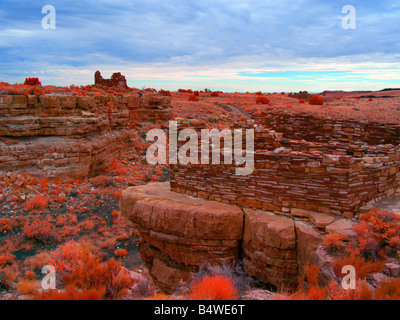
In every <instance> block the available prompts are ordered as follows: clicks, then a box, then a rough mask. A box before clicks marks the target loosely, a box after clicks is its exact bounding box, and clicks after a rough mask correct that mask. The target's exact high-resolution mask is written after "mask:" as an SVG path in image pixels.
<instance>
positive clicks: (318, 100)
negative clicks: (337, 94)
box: [308, 95, 324, 106]
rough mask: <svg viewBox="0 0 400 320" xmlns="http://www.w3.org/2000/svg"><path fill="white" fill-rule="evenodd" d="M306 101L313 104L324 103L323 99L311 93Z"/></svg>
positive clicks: (319, 104)
mask: <svg viewBox="0 0 400 320" xmlns="http://www.w3.org/2000/svg"><path fill="white" fill-rule="evenodd" d="M308 103H309V104H311V105H315V106H322V105H323V104H324V100H322V99H321V98H320V97H319V96H317V95H312V96H311V98H310V100H309V101H308Z"/></svg>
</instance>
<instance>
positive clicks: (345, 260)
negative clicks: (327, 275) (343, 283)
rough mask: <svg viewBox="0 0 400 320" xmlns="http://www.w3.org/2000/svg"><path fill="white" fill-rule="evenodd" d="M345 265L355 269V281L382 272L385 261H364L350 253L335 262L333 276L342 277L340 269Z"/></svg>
mask: <svg viewBox="0 0 400 320" xmlns="http://www.w3.org/2000/svg"><path fill="white" fill-rule="evenodd" d="M347 265H350V266H353V267H354V268H355V269H356V277H357V279H360V280H363V279H365V278H366V277H367V276H368V274H370V273H377V272H380V271H382V270H383V267H384V266H385V261H383V260H382V261H366V260H365V259H364V258H363V257H360V256H357V255H356V254H355V253H351V254H350V255H345V256H344V257H342V258H338V259H337V260H336V261H335V265H334V266H333V269H334V271H335V274H336V275H337V276H338V277H342V276H343V275H342V268H343V267H344V266H347Z"/></svg>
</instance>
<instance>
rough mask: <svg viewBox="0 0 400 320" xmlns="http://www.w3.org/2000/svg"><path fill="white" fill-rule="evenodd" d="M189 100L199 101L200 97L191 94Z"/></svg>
mask: <svg viewBox="0 0 400 320" xmlns="http://www.w3.org/2000/svg"><path fill="white" fill-rule="evenodd" d="M188 101H199V97H198V96H196V95H195V94H191V95H189V96H188Z"/></svg>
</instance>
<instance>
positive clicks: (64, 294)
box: [33, 285, 106, 300]
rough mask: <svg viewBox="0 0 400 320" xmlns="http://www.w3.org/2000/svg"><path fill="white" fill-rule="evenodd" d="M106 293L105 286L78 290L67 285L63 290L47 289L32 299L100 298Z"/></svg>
mask: <svg viewBox="0 0 400 320" xmlns="http://www.w3.org/2000/svg"><path fill="white" fill-rule="evenodd" d="M105 294H106V289H105V288H99V289H88V290H78V289H76V288H75V287H74V286H73V285H69V286H67V287H66V288H65V290H64V291H59V290H47V291H44V290H43V291H41V292H40V293H37V294H35V295H34V296H33V300H101V299H103V298H104V296H105Z"/></svg>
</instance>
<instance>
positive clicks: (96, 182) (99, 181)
mask: <svg viewBox="0 0 400 320" xmlns="http://www.w3.org/2000/svg"><path fill="white" fill-rule="evenodd" d="M90 182H91V184H92V185H93V186H95V187H108V186H112V185H114V181H113V178H112V177H106V176H97V177H95V178H93V179H91V180H90Z"/></svg>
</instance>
